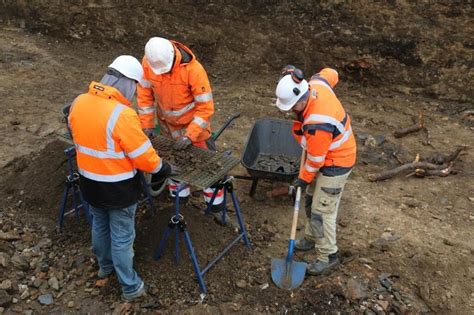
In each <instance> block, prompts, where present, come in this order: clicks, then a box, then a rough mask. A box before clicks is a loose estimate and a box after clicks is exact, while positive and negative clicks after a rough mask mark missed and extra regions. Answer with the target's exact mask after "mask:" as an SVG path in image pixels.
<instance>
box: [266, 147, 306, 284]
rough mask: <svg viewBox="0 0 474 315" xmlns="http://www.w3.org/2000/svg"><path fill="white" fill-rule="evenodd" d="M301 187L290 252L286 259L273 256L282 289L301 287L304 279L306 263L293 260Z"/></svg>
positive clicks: (289, 247)
mask: <svg viewBox="0 0 474 315" xmlns="http://www.w3.org/2000/svg"><path fill="white" fill-rule="evenodd" d="M305 156H306V154H305V150H303V152H302V154H301V166H300V167H302V165H303V164H304V160H305ZM300 199H301V187H298V190H297V191H296V199H295V210H294V212H293V223H292V225H291V234H290V241H289V242H288V254H287V255H286V259H278V258H272V280H273V282H274V283H275V284H276V286H277V287H279V288H280V289H286V290H293V289H296V288H297V287H299V286H300V285H301V284H302V283H303V280H304V275H305V273H306V265H307V264H306V263H304V262H297V261H293V250H294V247H295V236H296V225H297V224H298V212H299V211H300Z"/></svg>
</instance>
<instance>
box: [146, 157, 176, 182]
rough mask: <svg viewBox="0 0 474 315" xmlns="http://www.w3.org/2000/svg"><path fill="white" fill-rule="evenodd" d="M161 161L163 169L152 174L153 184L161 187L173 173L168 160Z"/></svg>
mask: <svg viewBox="0 0 474 315" xmlns="http://www.w3.org/2000/svg"><path fill="white" fill-rule="evenodd" d="M161 163H162V164H161V169H160V170H159V171H158V172H156V173H155V174H151V185H152V186H153V187H159V186H160V185H161V184H163V182H164V181H165V180H166V178H167V177H168V176H170V175H171V170H172V169H171V165H170V164H169V163H168V162H166V161H162V162H161Z"/></svg>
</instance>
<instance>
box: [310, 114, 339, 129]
mask: <svg viewBox="0 0 474 315" xmlns="http://www.w3.org/2000/svg"><path fill="white" fill-rule="evenodd" d="M317 121H320V122H325V123H330V124H332V125H334V126H335V127H336V128H337V129H338V130H339V132H340V133H344V132H345V131H346V128H344V125H343V124H342V123H341V122H340V121H339V120H337V119H336V118H334V117H331V116H327V115H320V114H311V115H309V116H308V118H306V119H305V120H304V124H305V125H306V124H308V123H310V122H317Z"/></svg>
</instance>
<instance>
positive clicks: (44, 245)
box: [36, 238, 53, 249]
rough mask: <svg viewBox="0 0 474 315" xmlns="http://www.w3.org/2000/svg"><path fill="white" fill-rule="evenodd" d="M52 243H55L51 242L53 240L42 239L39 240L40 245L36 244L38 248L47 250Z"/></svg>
mask: <svg viewBox="0 0 474 315" xmlns="http://www.w3.org/2000/svg"><path fill="white" fill-rule="evenodd" d="M52 243H53V242H52V241H51V239H49V238H42V239H40V240H39V242H38V244H36V247H38V248H42V249H45V248H48V247H50V246H51V244H52Z"/></svg>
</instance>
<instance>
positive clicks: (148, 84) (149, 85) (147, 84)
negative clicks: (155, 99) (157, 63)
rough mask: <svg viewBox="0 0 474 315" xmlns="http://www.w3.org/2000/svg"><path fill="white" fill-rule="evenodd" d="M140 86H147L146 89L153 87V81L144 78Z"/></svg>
mask: <svg viewBox="0 0 474 315" xmlns="http://www.w3.org/2000/svg"><path fill="white" fill-rule="evenodd" d="M140 86H141V87H143V88H145V89H149V88H151V83H150V81H148V80H145V79H142V82H141V83H140Z"/></svg>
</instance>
